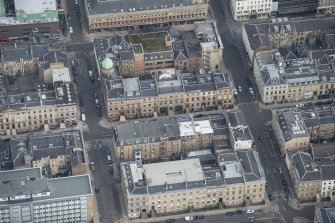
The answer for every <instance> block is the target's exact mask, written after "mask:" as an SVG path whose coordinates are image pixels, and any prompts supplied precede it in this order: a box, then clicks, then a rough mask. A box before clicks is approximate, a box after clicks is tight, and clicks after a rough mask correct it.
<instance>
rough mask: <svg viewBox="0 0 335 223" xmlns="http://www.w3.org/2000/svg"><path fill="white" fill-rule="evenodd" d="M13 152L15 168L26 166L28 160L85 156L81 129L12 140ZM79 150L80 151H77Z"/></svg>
mask: <svg viewBox="0 0 335 223" xmlns="http://www.w3.org/2000/svg"><path fill="white" fill-rule="evenodd" d="M10 145H11V154H12V159H13V162H14V167H15V168H20V167H24V166H25V163H26V162H27V161H29V162H30V161H33V160H40V159H42V158H46V157H50V158H55V157H57V156H71V157H72V156H82V157H84V151H83V142H82V140H81V133H80V131H64V132H61V133H47V134H36V135H28V136H26V137H19V138H15V139H12V140H11V141H10ZM76 151H79V153H76Z"/></svg>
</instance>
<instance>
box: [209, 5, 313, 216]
mask: <svg viewBox="0 0 335 223" xmlns="http://www.w3.org/2000/svg"><path fill="white" fill-rule="evenodd" d="M210 4H211V5H212V8H213V11H214V14H215V17H216V20H217V23H218V24H217V26H218V29H219V33H220V35H221V38H222V40H223V44H224V53H223V61H224V63H225V64H226V65H227V66H228V69H229V70H230V71H231V72H232V74H233V80H234V83H235V86H241V87H242V92H239V108H240V109H241V110H242V111H243V113H244V116H245V118H246V121H247V123H248V125H249V127H250V130H251V132H252V134H253V136H254V138H255V141H256V150H257V151H258V154H259V158H260V160H261V163H262V166H263V168H264V171H265V176H266V179H267V182H268V187H267V192H268V193H269V194H273V195H274V197H275V200H274V202H275V203H277V204H278V206H279V214H280V215H281V216H283V217H284V218H285V220H286V222H293V217H298V216H301V217H306V218H308V219H310V220H312V219H313V207H312V206H310V207H306V208H304V209H302V210H296V209H294V208H292V207H291V206H289V205H288V200H287V198H286V194H285V193H284V187H283V184H282V179H285V180H286V182H287V184H288V188H289V191H290V194H291V197H292V198H293V199H294V198H295V195H294V191H293V188H292V183H291V180H290V178H289V175H288V171H287V168H286V165H285V163H284V160H283V159H282V158H281V156H280V154H279V148H278V146H277V144H276V142H275V140H274V137H273V133H272V131H271V128H270V126H266V123H267V122H269V121H271V111H270V110H266V109H260V107H259V106H258V104H257V100H258V99H257V98H256V100H253V99H252V97H251V95H250V93H249V91H248V86H247V82H246V77H249V79H250V80H251V82H252V83H253V88H254V89H256V85H255V82H254V78H253V76H252V73H251V71H249V70H248V69H247V68H246V66H243V64H244V62H243V61H244V60H245V56H244V55H243V50H242V49H241V47H243V46H241V44H239V41H237V42H236V38H235V36H236V35H235V31H232V30H231V29H230V26H229V24H228V22H227V20H228V19H227V18H229V17H231V14H230V11H229V9H230V8H229V7H228V1H226V0H221V1H211V3H210ZM224 13H227V14H226V15H225V14H224ZM231 32H233V33H234V38H233V37H232V35H231ZM236 46H238V47H236ZM241 52H242V53H241ZM259 135H263V137H264V141H261V140H259ZM279 167H281V169H282V173H281V172H280V171H279Z"/></svg>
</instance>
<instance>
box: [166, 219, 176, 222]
mask: <svg viewBox="0 0 335 223" xmlns="http://www.w3.org/2000/svg"><path fill="white" fill-rule="evenodd" d="M166 222H167V223H175V222H176V219H168V220H166Z"/></svg>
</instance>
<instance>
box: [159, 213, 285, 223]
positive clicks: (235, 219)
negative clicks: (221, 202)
mask: <svg viewBox="0 0 335 223" xmlns="http://www.w3.org/2000/svg"><path fill="white" fill-rule="evenodd" d="M171 219H173V216H171ZM175 220H176V223H178V222H185V219H175ZM252 221H254V222H263V223H267V222H277V223H280V222H284V221H283V220H281V218H280V217H279V216H278V215H277V214H275V213H255V214H241V215H236V214H234V215H232V216H227V215H225V214H220V215H211V216H205V218H204V219H201V220H193V221H192V222H194V223H223V222H227V223H228V222H229V223H248V222H252ZM163 222H166V221H160V222H159V221H158V222H157V223H163Z"/></svg>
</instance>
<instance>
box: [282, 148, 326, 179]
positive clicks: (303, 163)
mask: <svg viewBox="0 0 335 223" xmlns="http://www.w3.org/2000/svg"><path fill="white" fill-rule="evenodd" d="M288 155H289V156H290V158H291V160H292V164H293V167H294V170H295V172H296V175H297V177H298V179H299V180H300V181H317V180H321V171H320V169H319V168H316V167H317V166H316V163H315V162H314V161H313V159H312V156H311V155H310V154H309V153H306V152H301V151H298V152H292V153H291V152H289V154H288Z"/></svg>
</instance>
